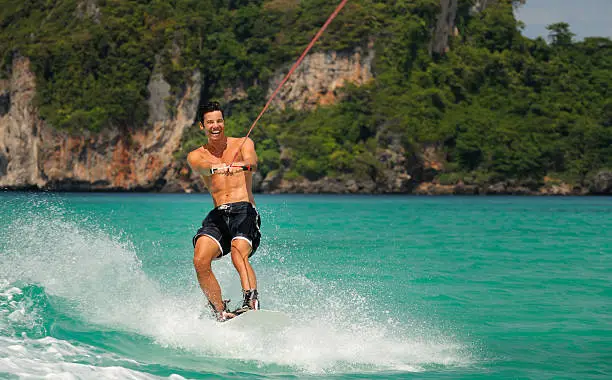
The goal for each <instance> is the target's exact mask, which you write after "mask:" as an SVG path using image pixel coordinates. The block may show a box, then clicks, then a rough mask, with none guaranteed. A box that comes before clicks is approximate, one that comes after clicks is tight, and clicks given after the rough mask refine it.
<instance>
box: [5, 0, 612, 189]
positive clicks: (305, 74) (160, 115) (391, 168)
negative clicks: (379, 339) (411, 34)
mask: <svg viewBox="0 0 612 380" xmlns="http://www.w3.org/2000/svg"><path fill="white" fill-rule="evenodd" d="M495 1H497V0H480V1H477V2H476V3H475V4H474V5H473V9H472V11H481V10H483V9H484V8H485V7H486V6H488V5H490V4H491V3H494V2H495ZM440 5H441V8H440V9H441V12H440V16H439V18H438V22H437V24H436V26H435V29H434V31H433V38H432V42H431V45H430V48H431V51H432V52H435V53H439V54H442V53H444V52H445V51H446V49H447V48H448V40H449V36H451V35H452V34H453V33H456V28H455V18H456V15H457V9H458V0H440ZM99 12H100V11H99V9H98V8H97V7H96V6H95V2H94V1H83V2H81V3H80V5H79V8H78V9H77V13H76V16H77V17H84V16H87V17H91V18H93V19H94V22H95V21H96V18H97V17H98V16H99ZM374 51H375V50H374V46H373V44H372V43H371V44H370V46H367V47H363V48H357V49H355V50H353V51H345V52H327V53H315V54H311V55H309V56H308V57H307V58H306V59H305V60H304V61H303V63H302V65H301V66H300V67H299V68H298V70H297V71H296V72H295V73H294V75H293V76H292V78H291V80H290V81H289V82H288V83H286V84H285V86H284V87H283V88H282V91H281V92H280V93H279V96H278V97H277V100H276V103H275V107H276V108H277V109H283V108H285V107H293V108H295V109H311V108H313V107H315V106H317V105H325V104H331V103H334V102H336V101H337V100H338V96H339V93H340V92H339V91H338V89H340V88H341V87H343V86H344V85H346V84H347V83H354V84H356V85H362V84H365V83H367V82H369V81H371V80H372V79H373V78H374V70H373V61H374ZM286 72H287V67H286V68H283V69H280V70H278V72H277V73H276V75H274V76H273V78H272V80H271V81H270V83H269V84H268V89H269V91H270V92H271V91H272V90H274V89H275V88H276V86H277V84H278V83H279V82H280V81H281V79H282V78H283V77H284V75H285V74H286ZM201 86H202V79H201V78H200V74H199V72H197V71H196V72H194V73H193V75H192V77H191V80H190V81H189V83H188V84H187V86H186V87H185V90H184V92H183V93H182V95H181V96H179V97H178V98H176V97H173V96H172V95H171V91H170V85H169V84H168V83H167V82H166V81H165V80H164V78H163V77H162V75H161V74H159V73H158V72H155V71H154V74H153V75H152V77H151V78H150V83H149V86H148V89H149V93H150V98H149V120H148V123H147V125H134V126H128V127H124V128H114V129H107V130H105V131H104V132H102V133H97V134H96V133H91V132H79V133H78V134H77V133H75V134H70V133H68V132H65V131H58V130H56V129H54V128H52V127H51V126H49V125H47V124H46V123H45V121H44V120H41V119H40V117H39V115H38V110H37V108H36V106H35V103H34V98H35V95H36V77H35V75H34V74H33V73H32V71H31V69H30V61H29V59H28V58H27V57H15V58H14V59H13V63H12V68H11V74H10V77H9V78H8V79H5V80H0V187H2V188H10V189H29V188H39V189H42V188H45V189H56V190H69V191H79V190H84V191H89V190H99V191H108V190H117V191H130V190H143V191H172V192H174V191H202V190H203V189H202V188H201V185H200V184H199V181H198V178H197V177H196V176H195V175H194V174H192V173H190V172H189V169H188V168H187V167H186V165H185V163H184V162H176V161H175V160H174V158H173V154H174V153H175V152H176V151H177V149H178V148H179V145H180V142H181V138H182V136H183V133H184V131H185V129H186V128H189V127H191V126H192V125H193V121H194V119H195V116H196V109H197V105H198V103H199V102H200V99H199V97H200V94H201ZM243 96H246V92H245V91H244V89H238V90H228V91H227V92H226V98H227V97H229V98H232V99H234V98H236V99H239V98H240V97H243ZM169 110H172V112H170V111H169ZM374 153H375V155H376V157H377V159H378V161H379V162H380V163H381V165H382V167H383V170H382V171H381V172H380V173H379V174H378V175H377V177H375V178H366V179H360V180H359V181H357V180H355V179H353V178H334V179H330V178H324V179H322V180H319V181H314V182H312V181H306V180H293V181H289V180H286V179H284V178H283V170H282V168H281V170H278V171H275V172H274V173H270V175H269V176H268V178H265V179H262V178H260V177H257V178H256V181H255V187H256V189H257V190H261V191H264V192H273V193H274V192H276V193H289V192H291V193H295V192H298V193H314V192H316V193H320V192H323V193H396V192H401V193H406V192H416V193H419V194H447V193H452V194H457V193H470V194H477V193H493V194H496V193H508V192H510V193H512V192H514V193H536V194H538V193H546V194H573V193H580V192H582V190H580V189H571V188H569V187H567V186H564V185H563V184H557V183H556V182H555V183H552V182H551V184H547V185H546V186H545V187H543V188H542V189H523V188H516V186H515V187H513V184H506V183H499V184H496V185H493V186H489V187H487V188H478V187H474V186H464V185H463V184H455V185H444V184H439V183H435V182H433V181H432V179H433V177H434V176H433V175H432V173H435V172H436V171H437V170H440V166H441V165H442V162H444V157H438V156H439V155H440V154H441V152H438V151H437V150H436V149H435V147H423V149H422V151H421V152H419V153H417V154H415V155H414V157H407V155H406V152H404V150H403V148H402V146H401V144H390V145H389V146H388V147H387V148H380V149H379V150H378V151H377V152H374ZM611 182H612V181H611V180H610V173H609V172H602V173H601V174H599V175H598V177H597V178H596V180H594V181H593V184H592V191H593V192H595V193H609V192H610V191H612V185H610V183H611Z"/></svg>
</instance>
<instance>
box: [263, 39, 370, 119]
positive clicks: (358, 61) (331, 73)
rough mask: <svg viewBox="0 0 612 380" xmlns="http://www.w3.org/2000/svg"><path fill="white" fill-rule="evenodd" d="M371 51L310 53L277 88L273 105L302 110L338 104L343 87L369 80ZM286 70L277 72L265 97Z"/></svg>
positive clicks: (284, 74)
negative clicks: (283, 83)
mask: <svg viewBox="0 0 612 380" xmlns="http://www.w3.org/2000/svg"><path fill="white" fill-rule="evenodd" d="M373 61H374V49H373V46H372V45H370V46H369V47H368V49H366V50H365V51H363V50H362V49H361V48H357V49H355V50H354V51H352V52H342V53H340V52H327V53H313V54H310V55H308V56H306V58H304V60H303V61H302V64H301V65H300V66H299V67H298V68H297V69H296V71H295V72H294V73H293V74H292V76H291V77H290V78H289V80H288V81H287V82H286V83H285V85H284V86H283V87H282V88H281V90H280V91H279V93H278V96H277V97H276V98H275V100H274V102H273V104H274V106H276V108H278V109H285V108H286V107H290V108H294V109H298V110H302V109H312V108H314V107H316V106H317V105H327V104H333V103H335V102H336V101H337V100H338V92H337V90H338V89H340V88H341V87H343V86H344V85H345V84H347V83H353V84H356V85H362V84H365V83H367V82H369V81H370V80H371V79H372V78H373V75H372V62H373ZM288 70H289V69H288V68H286V69H284V70H280V71H279V72H278V73H277V74H276V75H275V76H274V78H273V79H272V80H271V82H270V86H269V93H268V96H271V95H272V92H273V91H274V90H275V89H276V88H277V87H278V84H279V83H280V82H281V81H282V80H283V78H284V77H285V76H286V75H287V72H288Z"/></svg>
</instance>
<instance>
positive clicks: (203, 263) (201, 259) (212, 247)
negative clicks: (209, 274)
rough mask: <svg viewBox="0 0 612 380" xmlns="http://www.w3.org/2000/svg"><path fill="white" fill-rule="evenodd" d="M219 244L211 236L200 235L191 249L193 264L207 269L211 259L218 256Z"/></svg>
mask: <svg viewBox="0 0 612 380" xmlns="http://www.w3.org/2000/svg"><path fill="white" fill-rule="evenodd" d="M219 254H220V252H219V246H218V245H217V242H215V241H214V240H213V239H212V238H211V237H208V236H200V237H199V238H198V240H197V242H196V246H195V249H194V250H193V265H194V266H195V267H196V268H201V269H203V270H205V269H207V268H208V269H209V270H210V264H211V263H212V260H213V259H214V258H215V257H217V256H219Z"/></svg>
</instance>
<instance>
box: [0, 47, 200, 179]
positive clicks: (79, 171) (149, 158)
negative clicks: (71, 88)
mask: <svg viewBox="0 0 612 380" xmlns="http://www.w3.org/2000/svg"><path fill="white" fill-rule="evenodd" d="M149 91H150V93H151V98H150V100H149V106H150V115H151V117H150V120H149V122H150V125H148V126H133V127H130V128H126V129H119V128H113V129H108V130H105V131H104V132H102V133H99V134H94V133H90V132H81V133H79V134H78V135H70V134H68V133H67V132H63V131H58V130H56V129H54V128H52V127H50V126H48V125H47V124H46V123H45V122H44V121H42V120H40V118H39V117H38V112H37V109H36V107H35V106H34V103H33V99H34V95H35V93H36V81H35V76H34V74H33V73H32V72H31V70H30V61H29V60H28V59H27V58H23V57H20V58H17V59H15V60H14V62H13V67H12V74H11V78H10V80H5V81H3V82H2V83H0V94H3V98H5V99H9V100H8V105H5V106H4V107H3V109H5V111H6V112H4V113H3V114H2V115H1V116H0V187H8V188H17V189H18V188H31V187H38V188H50V189H60V190H134V189H142V190H153V189H157V190H159V189H161V188H163V186H164V185H165V184H166V183H167V181H168V180H173V179H174V178H172V176H170V177H168V176H169V168H170V167H171V163H172V154H173V153H174V152H175V151H176V150H177V149H178V147H179V144H180V140H181V137H182V135H183V131H184V130H185V128H187V127H188V126H191V125H192V122H193V120H194V117H195V112H196V109H197V104H198V100H199V98H198V97H199V94H200V75H199V73H198V72H195V73H194V74H193V76H192V78H191V84H190V85H189V86H187V88H186V91H185V93H184V94H183V96H182V97H181V98H180V99H177V100H176V104H175V109H176V112H175V114H174V115H172V116H170V115H168V112H167V110H166V108H167V106H166V101H167V100H168V96H169V86H168V85H167V84H166V83H165V82H164V80H163V78H161V76H160V75H159V74H156V75H154V76H153V77H152V79H151V83H150V85H149Z"/></svg>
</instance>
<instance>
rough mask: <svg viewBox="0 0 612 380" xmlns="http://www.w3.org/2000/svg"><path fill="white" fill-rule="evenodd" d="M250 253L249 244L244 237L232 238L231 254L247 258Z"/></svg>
mask: <svg viewBox="0 0 612 380" xmlns="http://www.w3.org/2000/svg"><path fill="white" fill-rule="evenodd" d="M250 253H251V244H249V242H248V241H247V240H245V239H234V240H232V256H239V257H242V258H248V257H249V254H250Z"/></svg>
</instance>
